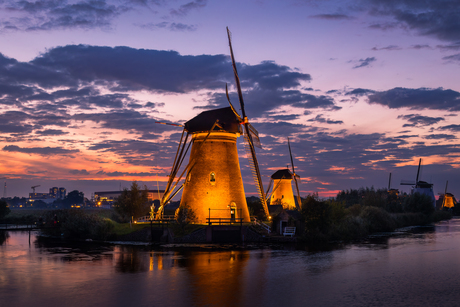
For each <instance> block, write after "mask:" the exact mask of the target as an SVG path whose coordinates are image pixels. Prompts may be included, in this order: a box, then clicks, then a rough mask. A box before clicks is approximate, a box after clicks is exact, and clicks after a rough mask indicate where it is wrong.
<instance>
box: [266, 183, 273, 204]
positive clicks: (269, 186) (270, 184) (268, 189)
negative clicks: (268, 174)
mask: <svg viewBox="0 0 460 307" xmlns="http://www.w3.org/2000/svg"><path fill="white" fill-rule="evenodd" d="M272 183H273V179H272V178H270V182H269V183H268V188H267V192H265V195H267V199H268V191H270V188H271V187H272Z"/></svg>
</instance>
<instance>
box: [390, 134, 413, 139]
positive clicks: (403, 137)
mask: <svg viewBox="0 0 460 307" xmlns="http://www.w3.org/2000/svg"><path fill="white" fill-rule="evenodd" d="M418 137H419V135H418V134H410V135H409V134H403V135H398V136H395V137H394V138H395V139H409V138H418Z"/></svg>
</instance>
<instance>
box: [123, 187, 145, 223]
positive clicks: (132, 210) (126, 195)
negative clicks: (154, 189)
mask: <svg viewBox="0 0 460 307" xmlns="http://www.w3.org/2000/svg"><path fill="white" fill-rule="evenodd" d="M147 196H148V190H147V187H146V186H144V189H142V190H141V189H140V187H139V185H138V184H137V182H136V181H133V183H132V184H131V188H130V189H129V190H128V189H126V188H125V189H124V190H123V192H122V193H121V195H120V196H119V197H118V199H117V200H116V201H115V203H114V206H115V210H116V211H117V212H118V213H119V214H120V215H121V216H122V217H123V218H124V219H125V221H128V220H131V219H137V218H139V217H141V216H144V215H148V213H149V210H150V204H149V202H148V198H147Z"/></svg>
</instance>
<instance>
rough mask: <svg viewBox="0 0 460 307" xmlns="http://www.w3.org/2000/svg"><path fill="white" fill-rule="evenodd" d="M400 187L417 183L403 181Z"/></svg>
mask: <svg viewBox="0 0 460 307" xmlns="http://www.w3.org/2000/svg"><path fill="white" fill-rule="evenodd" d="M400 185H415V182H413V181H410V180H401V183H400Z"/></svg>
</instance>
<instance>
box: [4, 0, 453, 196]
mask: <svg viewBox="0 0 460 307" xmlns="http://www.w3.org/2000/svg"><path fill="white" fill-rule="evenodd" d="M227 26H228V27H229V29H230V31H231V33H232V44H233V49H234V54H235V59H236V62H237V67H238V72H239V77H240V79H241V83H242V87H243V96H244V99H245V109H246V113H247V115H248V118H249V121H250V123H251V124H252V125H253V126H254V127H255V128H256V129H257V130H258V131H259V134H260V136H261V143H262V147H263V148H262V149H261V150H259V149H258V150H257V157H258V160H259V165H260V168H261V173H262V181H263V184H264V186H265V187H267V186H268V183H269V180H270V178H269V177H270V175H271V174H272V173H274V172H275V171H276V170H277V169H280V168H285V167H286V166H288V167H291V166H290V158H289V150H288V147H287V138H288V137H289V138H290V140H291V147H292V153H293V156H294V164H295V171H296V173H297V174H298V175H299V176H300V177H301V181H300V191H301V196H302V197H304V196H306V195H308V194H311V193H318V194H319V196H320V197H331V196H335V195H336V194H337V192H339V191H341V190H347V189H352V188H353V189H357V188H360V187H371V186H374V187H375V188H387V187H388V179H389V174H390V173H391V174H392V182H391V187H392V188H399V189H401V191H404V192H409V191H410V186H400V181H401V180H412V181H414V180H415V177H416V173H417V166H418V161H419V159H420V158H422V169H421V176H420V179H421V180H424V181H428V182H431V183H433V184H434V192H435V194H438V193H441V192H444V190H445V187H446V182H447V181H448V182H449V185H448V192H450V193H453V194H454V195H457V197H459V196H460V146H459V145H458V138H459V137H460V123H459V121H460V120H459V116H458V115H459V111H460V83H459V82H458V80H460V69H459V68H460V66H459V65H460V1H459V0H455V1H454V0H423V1H421V0H398V1H396V0H349V1H335V0H321V1H319V0H245V1H240V0H233V1H225V0H224V1H212V0H195V1H180V0H172V1H164V0H132V1H108V0H81V1H66V0H50V1H47V0H46V1H45V0H37V1H9V0H0V178H1V179H2V182H6V185H7V190H6V196H9V197H12V196H20V197H22V196H27V195H28V193H30V192H32V190H31V186H35V185H40V187H38V188H37V189H36V191H37V192H48V189H49V188H51V187H53V186H58V187H65V188H66V189H67V191H72V190H75V189H78V190H80V191H83V192H84V193H85V196H86V197H88V198H90V197H91V195H92V194H93V193H94V192H96V191H113V190H119V189H120V188H125V187H129V186H130V183H131V182H132V181H133V180H136V181H138V182H140V183H141V184H145V185H146V186H147V187H148V188H149V189H156V188H157V187H158V186H159V187H160V189H161V188H164V187H165V185H166V181H167V177H168V175H169V172H170V170H171V167H172V164H173V159H174V154H175V152H176V149H177V146H178V142H179V139H180V135H181V132H182V130H181V128H177V127H174V126H166V125H159V124H155V122H156V121H161V122H168V123H184V122H185V121H187V120H189V119H191V118H193V117H194V116H196V115H197V114H199V113H200V112H203V111H205V110H209V109H213V108H220V107H227V106H228V102H227V100H226V97H225V85H226V84H228V86H229V92H230V98H231V100H232V101H233V102H234V103H235V102H237V101H238V98H237V95H236V89H235V85H234V78H233V71H232V67H231V59H230V56H229V54H230V53H229V47H228V41H227V34H226V27H227ZM242 142H243V138H242V137H240V138H239V139H238V150H239V152H240V153H241V154H240V165H241V169H242V175H243V181H244V184H245V191H246V193H247V195H248V196H250V195H256V188H255V186H254V183H253V181H252V176H251V175H250V170H249V168H248V162H247V158H246V156H245V154H244V148H243V146H242ZM4 195H5V191H3V194H2V195H1V196H4ZM179 196H180V195H179Z"/></svg>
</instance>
